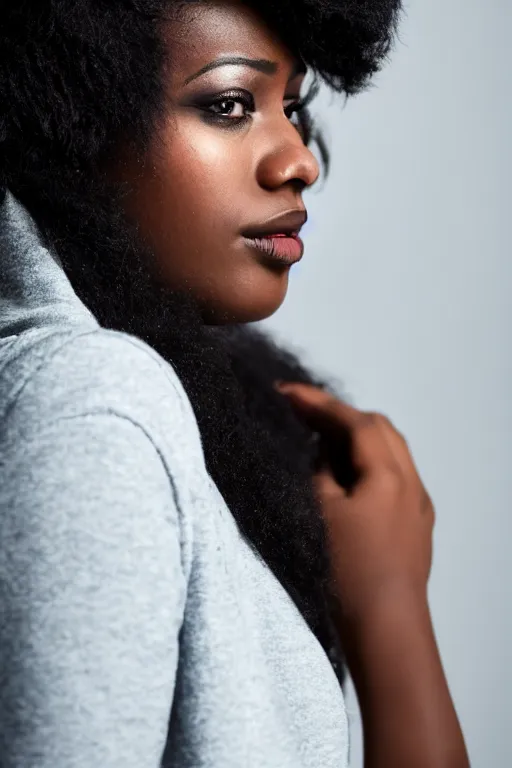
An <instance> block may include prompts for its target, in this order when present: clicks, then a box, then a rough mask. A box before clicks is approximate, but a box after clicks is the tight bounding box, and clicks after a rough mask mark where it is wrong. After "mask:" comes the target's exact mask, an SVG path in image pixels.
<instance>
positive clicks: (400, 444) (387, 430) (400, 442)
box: [373, 413, 417, 476]
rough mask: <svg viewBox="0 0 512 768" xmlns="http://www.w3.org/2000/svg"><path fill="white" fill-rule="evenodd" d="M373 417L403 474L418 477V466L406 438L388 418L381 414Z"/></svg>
mask: <svg viewBox="0 0 512 768" xmlns="http://www.w3.org/2000/svg"><path fill="white" fill-rule="evenodd" d="M373 415H374V418H375V421H376V424H377V425H378V427H379V428H380V429H381V430H382V434H383V436H384V438H385V440H386V442H387V443H388V445H389V448H390V450H391V452H392V453H393V456H394V457H395V460H396V462H397V464H398V466H399V467H400V469H401V470H402V472H403V473H404V474H405V475H408V476H409V475H411V474H413V475H416V474H417V469H416V465H415V464H414V459H413V457H412V454H411V450H410V448H409V445H408V443H407V440H406V439H405V437H404V436H403V435H402V433H401V432H399V431H398V430H397V428H396V427H395V425H394V424H393V423H392V422H391V421H390V420H389V419H388V417H387V416H384V415H383V414H381V413H376V414H373Z"/></svg>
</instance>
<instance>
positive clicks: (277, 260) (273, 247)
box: [246, 234, 304, 266]
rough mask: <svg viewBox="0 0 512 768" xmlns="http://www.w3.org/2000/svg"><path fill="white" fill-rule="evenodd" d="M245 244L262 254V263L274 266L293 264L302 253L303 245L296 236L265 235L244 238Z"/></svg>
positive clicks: (300, 257) (298, 259) (299, 258)
mask: <svg viewBox="0 0 512 768" xmlns="http://www.w3.org/2000/svg"><path fill="white" fill-rule="evenodd" d="M246 242H247V244H248V245H249V246H251V247H252V248H255V249H257V250H258V251H259V252H260V254H262V256H263V258H264V261H266V262H269V263H272V264H276V265H277V264H280V265H282V266H290V265H291V264H295V263H296V262H297V261H300V260H301V259H302V255H303V253H304V243H303V242H302V240H301V239H300V237H299V236H298V235H291V236H288V235H281V234H279V235H266V236H265V237H252V238H246Z"/></svg>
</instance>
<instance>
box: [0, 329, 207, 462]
mask: <svg viewBox="0 0 512 768" xmlns="http://www.w3.org/2000/svg"><path fill="white" fill-rule="evenodd" d="M22 357H23V358H24V360H23V363H22V364H21V366H20V360H19V359H17V360H16V361H15V363H14V369H15V371H14V376H13V378H12V381H11V387H10V390H11V391H10V394H9V397H8V402H5V400H4V406H5V410H4V416H5V418H4V419H3V421H4V426H5V427H6V428H8V429H9V431H10V432H11V436H13V437H14V439H16V437H17V436H20V435H23V436H27V433H29V434H30V436H32V437H33V436H34V434H35V433H37V431H38V430H40V429H44V430H46V431H47V430H48V428H49V426H51V425H52V424H54V425H55V426H56V427H57V425H58V424H59V423H60V422H62V420H63V419H72V418H77V417H83V416H93V415H101V414H103V415H111V416H117V417H119V418H122V419H125V420H127V421H131V422H133V423H135V424H136V425H138V426H139V427H140V428H141V429H142V430H143V431H144V432H146V434H147V436H148V437H149V438H150V439H151V441H152V442H153V443H154V444H155V446H156V447H157V449H158V450H159V451H160V452H163V453H166V451H167V452H168V450H169V449H171V448H172V449H173V453H174V451H175V450H176V448H177V446H178V447H179V450H180V451H181V452H186V454H187V455H188V456H189V458H191V457H195V458H196V459H197V460H198V461H200V462H201V463H203V454H202V446H201V439H200V435H199V429H198V426H197V422H196V419H195V415H194V412H193V409H192V406H191V403H190V401H189V399H188V396H187V394H186V392H185V390H184V388H183V385H182V383H181V381H180V379H179V377H178V374H177V372H176V371H175V369H174V368H173V367H172V366H171V365H170V364H169V363H167V362H166V361H165V360H164V359H163V358H162V357H161V356H160V355H158V354H157V353H156V352H155V351H154V350H153V349H152V348H151V347H150V346H149V345H147V344H146V343H144V342H143V341H141V340H140V339H138V338H136V337H135V336H130V335H128V334H125V333H120V332H117V331H111V330H107V329H102V328H97V329H94V330H92V331H87V332H77V331H69V332H67V331H66V332H57V333H53V334H51V335H50V336H48V337H46V338H44V339H40V340H38V341H37V342H36V343H35V344H34V345H33V346H32V347H31V348H30V349H26V350H25V352H24V354H23V355H22ZM16 369H17V370H16ZM6 378H7V380H8V379H9V376H8V372H7V376H6ZM4 398H5V390H4ZM4 398H3V399H4Z"/></svg>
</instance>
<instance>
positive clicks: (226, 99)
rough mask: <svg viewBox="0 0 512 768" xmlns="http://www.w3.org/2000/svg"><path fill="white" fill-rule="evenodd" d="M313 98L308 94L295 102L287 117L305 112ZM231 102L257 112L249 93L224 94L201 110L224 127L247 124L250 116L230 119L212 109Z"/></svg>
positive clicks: (204, 105)
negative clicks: (217, 105) (228, 124)
mask: <svg viewBox="0 0 512 768" xmlns="http://www.w3.org/2000/svg"><path fill="white" fill-rule="evenodd" d="M311 98H312V94H311V93H308V94H306V95H305V96H304V97H303V98H302V99H298V100H297V101H295V102H293V104H290V105H289V106H288V107H286V109H285V110H284V112H285V114H286V116H287V117H288V118H289V119H291V117H292V116H293V115H294V114H300V113H301V112H304V111H305V110H306V107H307V105H308V104H309V102H310V101H311ZM230 102H232V103H235V104H241V105H242V106H243V107H244V108H245V109H246V110H247V111H248V112H254V111H255V110H256V106H255V104H254V99H253V97H252V96H251V94H250V93H249V92H248V91H229V92H226V93H223V94H221V95H219V96H217V97H216V98H215V99H211V100H209V101H205V102H203V104H202V105H201V108H202V109H203V110H204V111H205V112H206V115H207V119H208V120H212V121H213V122H216V123H222V124H223V125H226V124H227V123H231V124H232V127H236V126H239V125H241V124H242V123H244V122H246V121H247V120H248V119H249V115H243V116H242V117H229V116H228V115H220V114H218V113H217V112H214V111H213V110H212V109H211V107H213V106H215V105H216V104H223V103H228V104H229V103H230Z"/></svg>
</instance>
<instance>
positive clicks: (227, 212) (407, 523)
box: [0, 0, 468, 768]
mask: <svg viewBox="0 0 512 768" xmlns="http://www.w3.org/2000/svg"><path fill="white" fill-rule="evenodd" d="M400 10H401V9H400V2H399V0H360V1H359V0H301V1H300V2H297V1H296V0H293V2H292V0H288V2H279V3H275V2H267V1H266V0H262V2H254V3H253V2H247V3H245V2H238V0H215V1H213V2H206V1H203V2H178V1H177V0H118V1H117V2H115V1H114V0H111V2H101V1H100V0H82V2H76V1H75V0H26V1H25V2H21V3H20V2H19V1H18V2H11V0H8V1H7V2H5V3H3V6H2V26H1V28H0V274H1V281H0V376H1V379H0V382H1V387H0V424H1V429H0V612H1V616H2V620H1V622H0V681H1V682H0V765H1V767H2V768H69V767H70V766H76V768H78V767H80V768H86V766H87V768H93V767H94V768H96V766H102V768H143V767H144V768H158V767H159V766H162V768H171V767H172V768H199V766H201V767H202V768H229V767H230V766H232V767H233V768H235V767H236V768H249V767H251V768H252V767H253V766H254V768H256V766H257V767H258V768H335V766H336V768H343V767H345V766H348V764H349V723H348V719H347V713H346V709H345V702H344V695H343V684H344V682H345V680H346V676H347V672H348V673H350V674H351V676H352V678H353V680H354V684H355V687H356V691H357V694H358V697H359V701H360V705H361V712H362V719H363V728H364V740H365V765H366V767H367V768H388V767H391V766H393V768H402V767H405V766H408V767H411V766H422V768H433V767H434V766H435V768H464V767H465V766H467V765H468V762H467V755H466V751H465V747H464V741H463V737H462V734H461V731H460V727H459V724H458V720H457V716H456V713H455V710H454V707H453V704H452V701H451V697H450V693H449V690H448V687H447V684H446V680H445V678H444V674H443V670H442V666H441V662H440V660H439V654H438V650H437V646H436V641H435V638H434V635H433V631H432V626H431V620H430V613H429V609H428V602H427V595H426V586H427V580H428V575H429V571H430V562H431V536H432V526H433V518H434V514H433V508H432V503H431V501H430V498H429V496H428V493H427V491H426V490H425V488H424V487H423V485H422V483H421V481H420V478H419V475H418V472H417V470H416V468H415V466H414V464H413V462H412V459H411V456H410V453H409V451H408V448H407V444H406V443H405V440H404V439H403V438H402V436H401V435H400V434H399V433H398V432H397V430H396V429H395V428H394V427H393V426H392V424H391V423H390V422H389V421H388V420H387V419H386V418H385V417H383V416H380V415H378V414H368V413H362V412H360V411H358V410H357V409H356V408H354V407H352V406H350V405H348V404H347V403H346V402H344V401H343V399H342V398H341V397H340V393H339V392H338V391H337V388H336V385H335V383H333V382H329V381H326V380H324V378H323V377H320V376H317V375H316V374H315V373H314V372H312V371H310V370H308V369H307V366H305V365H304V364H303V363H301V361H300V360H299V358H298V356H297V355H296V354H294V353H293V352H291V351H290V350H286V349H283V348H281V347H279V346H278V345H277V344H276V343H275V342H274V341H273V340H272V338H271V337H270V336H269V335H268V334H265V333H263V332H262V331H261V330H256V328H255V327H253V326H252V325H251V324H252V323H254V322H256V321H259V320H262V319H264V318H267V317H269V316H271V315H272V314H273V313H274V312H275V311H276V310H277V309H278V308H279V307H280V306H281V305H282V303H283V301H284V300H285V297H286V293H287V289H288V279H289V274H290V269H292V268H293V264H294V263H296V262H297V261H298V260H299V259H301V258H302V257H303V250H304V249H303V243H302V241H301V238H300V231H301V228H302V227H303V225H304V223H305V221H306V219H307V210H306V205H305V199H304V193H305V192H306V191H307V190H308V189H309V188H310V187H312V186H313V185H314V184H315V182H316V181H317V179H318V176H319V173H320V171H321V169H320V167H319V162H318V161H317V159H316V156H315V154H314V153H313V152H312V150H311V144H313V143H315V142H316V144H317V147H318V148H319V156H320V159H321V160H323V161H324V163H325V164H326V165H327V163H328V152H327V147H326V146H325V144H324V142H323V140H322V137H321V135H320V134H318V133H317V130H316V128H315V125H314V122H313V120H312V119H311V117H310V113H309V110H308V104H309V102H310V101H311V99H312V97H313V96H314V94H315V91H316V83H317V82H319V81H320V80H323V81H324V82H325V83H326V84H327V85H329V86H330V87H331V88H332V89H333V90H334V91H335V92H337V93H339V94H341V95H343V94H344V95H352V94H356V93H358V92H359V91H361V90H362V89H363V88H365V87H366V86H367V85H368V84H369V83H370V81H371V78H372V76H373V75H374V74H375V73H376V72H377V71H378V70H379V68H380V67H381V65H382V64H383V63H384V61H385V60H386V58H387V56H388V53H389V52H390V50H391V46H392V43H393V41H394V37H395V33H396V30H397V25H398V22H399V15H400ZM309 75H311V76H312V77H311V78H309ZM307 82H311V83H312V85H311V86H310V90H309V91H308V92H306V93H304V89H305V83H307Z"/></svg>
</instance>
